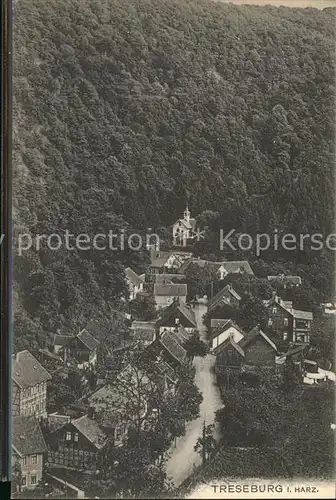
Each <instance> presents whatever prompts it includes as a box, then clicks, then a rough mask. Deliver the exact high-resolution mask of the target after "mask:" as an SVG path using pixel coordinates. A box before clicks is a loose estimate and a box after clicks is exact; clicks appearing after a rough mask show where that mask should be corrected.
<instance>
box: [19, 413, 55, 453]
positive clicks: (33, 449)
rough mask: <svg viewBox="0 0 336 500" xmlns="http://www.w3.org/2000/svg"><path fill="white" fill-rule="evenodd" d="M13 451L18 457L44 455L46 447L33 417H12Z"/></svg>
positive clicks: (38, 425)
mask: <svg viewBox="0 0 336 500" xmlns="http://www.w3.org/2000/svg"><path fill="white" fill-rule="evenodd" d="M12 422H13V440H12V446H13V449H14V450H15V451H16V453H18V454H19V455H20V456H24V455H37V454H40V453H45V452H46V451H47V446H46V443H45V441H44V437H43V434H42V431H41V427H40V424H39V423H38V421H37V420H36V418H35V417H32V416H29V417H25V416H22V415H20V416H17V417H13V420H12Z"/></svg>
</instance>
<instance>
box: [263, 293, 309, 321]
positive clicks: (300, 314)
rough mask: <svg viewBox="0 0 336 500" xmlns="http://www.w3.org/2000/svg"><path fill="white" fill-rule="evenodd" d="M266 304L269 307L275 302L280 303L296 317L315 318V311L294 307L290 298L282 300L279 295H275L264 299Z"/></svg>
mask: <svg viewBox="0 0 336 500" xmlns="http://www.w3.org/2000/svg"><path fill="white" fill-rule="evenodd" d="M263 302H264V305H265V306H266V307H269V306H271V305H273V304H276V305H279V306H280V307H282V309H284V310H285V311H286V312H288V313H289V314H290V315H291V316H293V318H295V319H305V320H310V321H312V320H313V313H312V312H310V311H300V310H299V309H293V303H292V301H290V300H282V299H281V298H280V297H278V296H277V295H275V294H274V295H273V296H272V297H271V298H270V299H268V300H264V301H263Z"/></svg>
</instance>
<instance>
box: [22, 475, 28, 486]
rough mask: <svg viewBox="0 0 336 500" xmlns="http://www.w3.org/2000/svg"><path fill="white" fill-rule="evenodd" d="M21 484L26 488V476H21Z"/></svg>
mask: <svg viewBox="0 0 336 500" xmlns="http://www.w3.org/2000/svg"><path fill="white" fill-rule="evenodd" d="M21 484H22V486H26V484H27V478H26V476H22V479H21Z"/></svg>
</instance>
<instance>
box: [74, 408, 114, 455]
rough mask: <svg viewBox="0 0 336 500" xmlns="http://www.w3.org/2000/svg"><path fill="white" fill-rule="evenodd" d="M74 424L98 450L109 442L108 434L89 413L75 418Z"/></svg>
mask: <svg viewBox="0 0 336 500" xmlns="http://www.w3.org/2000/svg"><path fill="white" fill-rule="evenodd" d="M71 423H72V425H73V426H74V427H75V428H76V429H77V430H78V432H80V433H81V434H83V436H85V437H86V439H88V440H89V441H90V443H92V444H93V445H94V446H95V447H96V448H97V449H98V450H100V449H101V448H103V446H104V445H105V444H106V442H107V436H106V434H105V432H104V431H103V430H102V429H101V428H100V427H99V426H98V424H97V422H95V421H94V420H92V419H90V418H89V417H88V416H87V415H83V416H82V417H79V418H78V419H77V420H73V421H72V422H71Z"/></svg>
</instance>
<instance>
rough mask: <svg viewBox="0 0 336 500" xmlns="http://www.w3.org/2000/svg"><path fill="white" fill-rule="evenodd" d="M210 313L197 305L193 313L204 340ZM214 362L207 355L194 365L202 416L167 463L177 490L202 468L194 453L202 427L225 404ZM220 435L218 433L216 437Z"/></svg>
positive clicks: (169, 474) (195, 421) (188, 429)
mask: <svg viewBox="0 0 336 500" xmlns="http://www.w3.org/2000/svg"><path fill="white" fill-rule="evenodd" d="M206 311H207V306H206V305H205V304H200V303H199V304H197V305H196V307H195V309H194V312H195V316H196V321H197V328H198V331H199V332H200V337H201V339H202V340H206V338H205V327H204V325H203V323H202V317H203V315H204V314H205V313H206ZM214 361H215V358H214V357H213V356H212V355H211V354H208V355H207V356H206V357H205V358H196V359H195V360H194V365H195V368H196V376H195V383H196V385H197V387H198V388H199V390H200V392H201V393H202V395H203V401H202V403H201V406H200V416H199V418H198V419H196V420H193V421H192V422H189V424H188V425H187V429H186V434H185V436H182V437H180V438H178V439H177V441H176V446H174V445H173V446H172V447H171V450H170V453H171V455H170V457H169V459H168V462H167V467H166V469H167V475H168V477H169V478H170V479H171V480H172V481H173V483H174V485H175V486H179V485H180V484H181V483H182V482H183V481H184V480H185V479H186V478H187V477H188V476H189V475H190V474H191V473H192V471H193V468H194V466H199V465H201V456H200V454H199V453H197V452H195V451H194V446H195V444H196V441H197V439H198V438H199V437H200V436H202V431H203V423H204V421H205V424H206V425H209V424H213V423H214V420H215V412H216V410H218V409H219V408H221V407H222V406H223V405H222V402H221V398H220V393H219V390H218V388H217V386H216V385H215V377H214V374H213V373H212V367H213V365H214ZM216 436H217V438H218V434H216V433H215V437H216Z"/></svg>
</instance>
